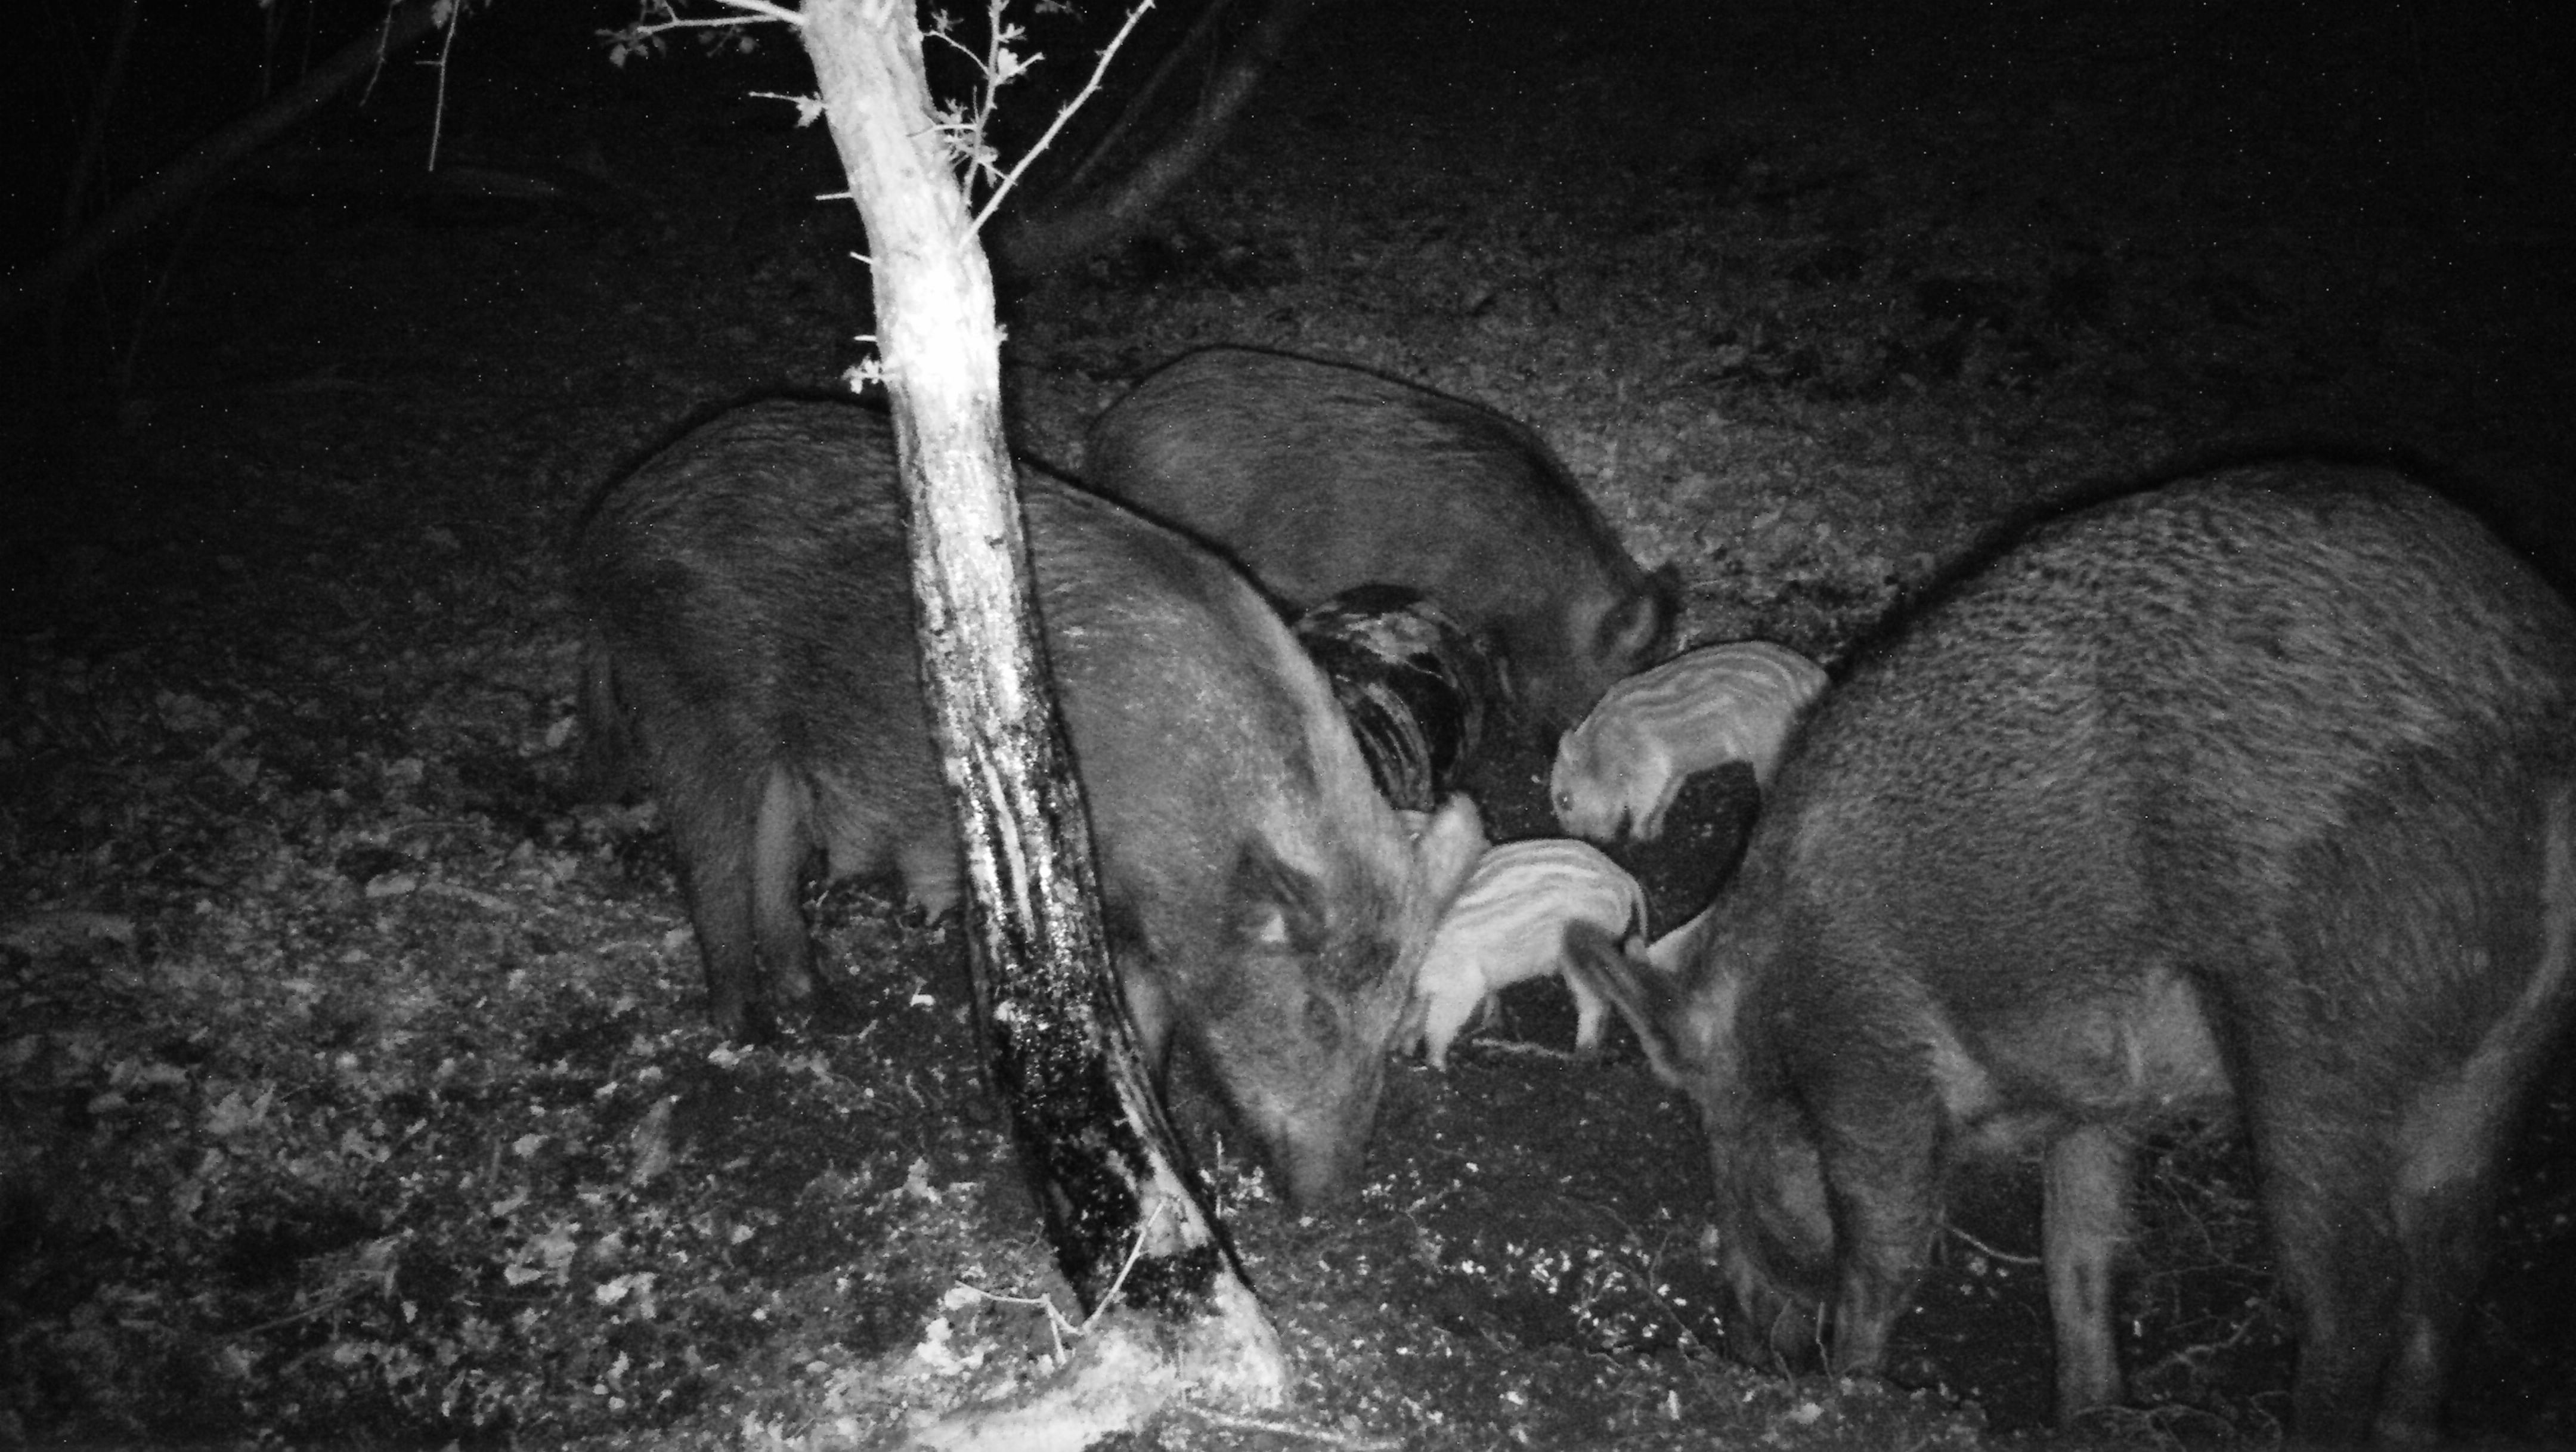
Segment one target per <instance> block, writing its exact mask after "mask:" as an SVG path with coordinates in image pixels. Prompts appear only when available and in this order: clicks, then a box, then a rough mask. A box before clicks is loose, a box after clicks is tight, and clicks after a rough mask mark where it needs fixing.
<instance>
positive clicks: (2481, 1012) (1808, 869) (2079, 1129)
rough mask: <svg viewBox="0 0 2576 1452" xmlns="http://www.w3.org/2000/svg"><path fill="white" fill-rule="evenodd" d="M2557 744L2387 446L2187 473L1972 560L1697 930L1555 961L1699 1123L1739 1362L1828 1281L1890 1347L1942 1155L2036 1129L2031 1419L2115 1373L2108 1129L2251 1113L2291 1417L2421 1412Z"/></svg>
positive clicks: (1840, 691) (2495, 1150) (2369, 1433)
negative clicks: (2357, 464) (2039, 1299)
mask: <svg viewBox="0 0 2576 1452" xmlns="http://www.w3.org/2000/svg"><path fill="white" fill-rule="evenodd" d="M2571 727H2576V612H2571V610H2570V609H2569V606H2568V604H2567V602H2566V601H2565V600H2563V599H2562V598H2560V597H2559V596H2558V595H2557V594H2556V593H2555V592H2554V591H2553V590H2551V589H2550V588H2549V586H2547V585H2546V584H2544V583H2543V582H2542V581H2541V579H2540V578H2539V577H2538V576H2537V575H2536V574H2535V573H2534V572H2533V571H2532V570H2531V569H2530V568H2528V567H2527V566H2526V565H2525V564H2524V562H2523V561H2522V560H2521V559H2520V558H2519V557H2518V556H2516V555H2515V554H2514V553H2513V552H2512V551H2510V550H2508V549H2507V548H2506V547H2505V546H2504V545H2502V544H2501V543H2500V542H2499V541H2498V540H2497V539H2496V538H2495V537H2494V536H2493V535H2491V534H2489V533H2488V532H2487V531H2486V529H2485V528H2484V527H2483V526H2481V525H2480V524H2479V523H2478V522H2477V521H2475V520H2474V519H2472V518H2471V517H2470V516H2469V515H2468V514H2466V513H2465V512H2463V511H2462V510H2460V509H2458V508H2456V507H2455V506H2453V505H2450V504H2448V503H2445V502H2444V501H2443V500H2442V499H2441V498H2439V497H2438V496H2437V495H2435V494H2434V493H2432V492H2431V491H2429V490H2427V489H2425V488H2422V487H2420V486H2418V485H2417V484H2415V483H2412V482H2410V481H2409V480H2408V479H2406V478H2404V477H2402V476H2399V475H2395V474H2392V473H2388V472H2385V471H2378V470H2367V469H2350V468H2340V467H2330V466H2326V465H2321V464H2315V463H2286V464H2276V465H2272V466H2268V467H2258V468H2246V469H2238V470H2232V471H2229V472H2225V473H2222V474H2217V475H2212V476H2207V477H2201V478H2194V479H2188V480H2184V481H2181V482H2178V483H2173V484H2169V485H2166V486H2164V487H2161V488H2157V489H2153V490H2148V491H2144V492H2141V493H2138V494H2135V495H2132V496H2129V497H2126V498H2122V499H2118V500H2114V501H2111V502H2108V503H2104V504H2100V505H2097V506H2095V507H2092V508H2088V509H2085V510H2082V511H2079V512H2076V513H2074V514H2071V515H2069V516H2067V517H2064V518H2062V519H2060V520H2058V521H2056V522H2054V523H2051V524H2048V525H2045V526H2042V527H2040V528H2038V529H2036V530H2033V531H2031V532H2029V533H2028V534H2027V535H2026V536H2025V537H2024V538H2023V539H2022V540H2021V541H2020V542H2019V543H2018V544H2017V545H2015V546H2013V547H2012V548H2010V549H2008V550H2007V551H2005V552H2004V553H2002V554H2001V555H1999V556H1998V557H1996V558H1994V559H1993V560H1991V561H1990V562H1988V563H1987V564H1985V565H1984V566H1983V567H1981V568H1979V569H1977V570H1975V571H1974V572H1972V573H1970V574H1968V575H1966V576H1964V577H1962V578H1961V579H1960V580H1959V581H1958V582H1957V583H1956V584H1955V585H1954V587H1953V588H1951V589H1950V590H1949V591H1948V592H1947V593H1946V594H1945V595H1944V596H1942V597H1941V598H1939V599H1937V600H1936V601H1935V602H1934V603H1932V604H1931V605H1929V606H1928V607H1927V608H1925V609H1923V610H1921V611H1920V612H1918V613H1916V614H1915V615H1914V617H1913V618H1912V619H1911V620H1910V622H1908V623H1907V624H1905V625H1904V626H1903V627H1902V628H1901V629H1899V630H1898V631H1897V632H1896V633H1895V634H1893V636H1892V637H1891V638H1890V639H1889V640H1888V641H1887V642H1886V643H1885V644H1884V645H1883V646H1882V647H1880V648H1878V649H1876V650H1875V651H1873V652H1870V653H1868V654H1867V655H1866V656H1865V657H1864V658H1863V659H1862V661H1861V662H1860V663H1859V665H1858V666H1857V667H1856V668H1855V669H1853V670H1852V671H1851V672H1850V673H1849V674H1848V675H1847V676H1846V678H1845V679H1844V680H1843V682H1842V683H1841V684H1840V685H1838V686H1837V687H1836V688H1835V689H1834V690H1833V691H1831V692H1829V693H1827V694H1826V696H1825V697H1824V699H1823V701H1822V702H1821V703H1820V704H1819V705H1818V707H1817V708H1816V711H1815V713H1814V714H1813V715H1811V716H1810V717H1809V718H1808V720H1807V722H1806V724H1805V725H1804V727H1803V728H1802V729H1801V732H1800V734H1799V736H1798V738H1797V739H1796V740H1795V741H1794V742H1793V743H1792V746H1791V748H1790V753H1789V756H1788V757H1787V759H1786V760H1785V762H1784V763H1783V765H1782V768H1781V771H1780V775H1779V778H1778V780H1777V783H1776V787H1777V789H1776V791H1775V792H1774V793H1773V794H1772V796H1771V797H1770V799H1769V800H1768V801H1767V802H1766V803H1765V805H1764V810H1763V813H1762V817H1761V819H1760V821H1759V822H1758V823H1757V825H1756V826H1755V829H1754V833H1753V838H1752V841H1751V843H1750V844H1749V846H1748V848H1747V850H1746V853H1745V856H1744V859H1743V862H1742V865H1741V866H1740V867H1739V868H1738V869H1737V871H1736V872H1735V874H1734V876H1733V879H1732V880H1731V881H1730V882H1729V883H1728V884H1727V885H1726V886H1725V887H1724V888H1723V889H1722V890H1721V891H1720V893H1719V895H1718V898H1717V900H1716V901H1715V903H1714V904H1713V905H1712V906H1711V907H1710V908H1709V910H1708V911H1707V912H1706V913H1705V914H1703V915H1702V916H1701V917H1700V918H1699V919H1697V920H1696V921H1694V922H1693V923H1691V924H1688V925H1686V926H1685V927H1684V928H1683V929H1681V930H1680V932H1679V933H1678V935H1677V936H1675V937H1673V938H1668V939H1667V940H1665V941H1664V942H1663V943H1659V944H1658V945H1657V946H1656V948H1655V949H1654V950H1652V953H1651V959H1652V961H1651V962H1649V961H1644V960H1640V959H1639V958H1637V957H1634V956H1631V955H1626V954H1622V953H1620V952H1618V951H1617V950H1616V949H1615V948H1614V947H1613V946H1612V945H1610V944H1608V943H1607V942H1605V941H1603V940H1602V939H1601V938H1600V937H1599V936H1598V935H1587V936H1580V937H1579V938H1578V940H1577V941H1575V942H1574V943H1573V944H1572V945H1571V947H1572V950H1573V959H1574V961H1573V962H1572V964H1571V965H1570V967H1569V971H1570V972H1587V973H1589V974H1590V975H1591V976H1592V977H1593V978H1594V980H1595V982H1596V984H1597V985H1598V986H1599V987H1600V989H1601V991H1603V992H1604V993H1606V994H1607V995H1609V997H1610V998H1611V999H1612V1001H1613V1002H1614V1003H1616V1004H1617V1005H1618V1007H1619V1008H1620V1010H1621V1011H1622V1012H1623V1013H1624V1014H1625V1015H1626V1016H1627V1017H1628V1018H1629V1019H1630V1020H1631V1022H1632V1023H1634V1024H1635V1026H1636V1027H1637V1029H1638V1032H1639V1034H1640V1036H1641V1037H1642V1038H1643V1039H1644V1040H1645V1042H1646V1044H1647V1045H1648V1048H1649V1050H1650V1053H1651V1056H1652V1058H1653V1060H1654V1063H1655V1064H1656V1066H1657V1068H1658V1069H1659V1071H1660V1072H1661V1073H1662V1074H1663V1075H1664V1076H1665V1077H1666V1078H1667V1079H1668V1080H1670V1081H1671V1082H1672V1083H1674V1084H1676V1085H1678V1086H1680V1087H1682V1088H1684V1089H1686V1090H1687V1091H1688V1092H1689V1093H1690V1095H1691V1097H1692V1099H1693V1100H1694V1102H1695V1103H1696V1104H1697V1106H1698V1109H1699V1114H1700V1117H1701V1120H1702V1122H1703V1125H1704V1127H1705V1128H1706V1130H1707V1135H1708V1142H1709V1149H1710V1155H1711V1158H1712V1160H1713V1162H1714V1167H1715V1171H1716V1186H1717V1197H1718V1209H1717V1218H1718V1221H1719V1224H1720V1230H1721V1236H1722V1240H1723V1244H1724V1255H1725V1257H1726V1261H1727V1269H1728V1278H1729V1281H1730V1283H1731V1284H1732V1285H1733V1287H1734V1289H1735V1292H1736V1300H1737V1303H1738V1307H1737V1310H1738V1314H1737V1316H1736V1319H1735V1329H1736V1331H1737V1333H1738V1337H1739V1345H1740V1346H1741V1347H1742V1348H1744V1349H1746V1350H1748V1351H1760V1350H1764V1349H1766V1348H1767V1349H1768V1350H1769V1351H1770V1352H1773V1353H1778V1354H1786V1353H1787V1352H1789V1351H1791V1350H1793V1349H1794V1348H1795V1347H1796V1346H1798V1345H1799V1344H1801V1343H1805V1342H1809V1341H1811V1340H1812V1338H1813V1337H1814V1334H1815V1329H1816V1325H1817V1323H1816V1320H1815V1315H1814V1313H1815V1310H1816V1308H1818V1307H1820V1306H1821V1307H1827V1308H1829V1310H1830V1326H1831V1338H1832V1348H1831V1350H1832V1362H1833V1364H1834V1365H1835V1366H1836V1367H1837V1368H1839V1369H1842V1370H1847V1371H1858V1370H1868V1369H1871V1368H1874V1367H1876V1366H1877V1365H1878V1364H1879V1362H1880V1359H1881V1357H1882V1356H1883V1354H1884V1352H1885V1349H1886V1344H1887V1336H1888V1331H1889V1328H1890V1327H1891V1326H1892V1325H1893V1324H1894V1322H1895V1321H1896V1319H1897V1317H1898V1316H1899V1315H1900V1314H1901V1313H1902V1312H1903V1311H1904V1309H1905V1307H1906V1304H1907V1300H1908V1297H1909V1295H1910V1294H1911V1292H1912V1289H1913V1286H1914V1282H1915V1278H1916V1275H1917V1273H1918V1270H1919V1268H1920V1267H1921V1266H1922V1264H1923V1262H1924V1258H1925V1255H1926V1253H1927V1252H1928V1250H1929V1249H1930V1243H1931V1239H1932V1236H1933V1234H1934V1232H1935V1230H1936V1228H1937V1227H1938V1226H1939V1224H1940V1219H1941V1200H1940V1186H1941V1182H1942V1176H1943V1172H1944V1170H1945V1167H1946V1162H1947V1161H1949V1160H1951V1159H1953V1158H1955V1157H1956V1156H1957V1155H1958V1154H1959V1153H1961V1152H1971V1151H1975V1150H1978V1149H1985V1148H1995V1147H2000V1146H2005V1145H2009V1144H2012V1143H2016V1142H2033V1141H2035V1142H2037V1143H2038V1144H2040V1145H2042V1146H2044V1147H2045V1156H2046V1160H2045V1171H2046V1173H2045V1184H2046V1200H2045V1205H2044V1216H2043V1219H2044V1226H2045V1259H2046V1262H2047V1266H2048V1280H2049V1287H2050V1304H2051V1311H2052V1316H2053V1319H2054V1321H2055V1323H2056V1333H2057V1389H2058V1409H2059V1412H2060V1415H2061V1416H2064V1417H2071V1416H2073V1415H2075V1414H2077V1413H2079V1412H2082V1411H2083V1410H2085V1409H2086V1408H2089V1407H2093V1406H2097V1405H2101V1404H2103V1403H2107V1402H2112V1401H2116V1400H2118V1398H2119V1396H2120V1394H2121V1384H2120V1376H2119V1371H2118V1364H2117V1358H2116V1356H2115V1352H2114V1345H2113V1304H2114V1303H2113V1297H2112V1287H2111V1275H2112V1270H2113V1265H2114V1260H2115V1252H2116V1251H2117V1249H2118V1247H2119V1245H2120V1242H2121V1238H2122V1234H2123V1230H2124V1226H2125V1223H2126V1211H2125V1194H2126V1189H2127V1184H2128V1180H2129V1155H2130V1147H2131V1146H2132V1145H2133V1144H2134V1143H2135V1141H2136V1138H2137V1136H2138V1135H2139V1134H2140V1132H2141V1131H2142V1130H2144V1129H2145V1128H2147V1127H2148V1126H2151V1125H2153V1124H2155V1123H2157V1122H2158V1121H2160V1120H2163V1119H2165V1118H2167V1117H2168V1116H2174V1115H2184V1114H2190V1113H2194V1112H2196V1111H2203V1110H2215V1109H2220V1108H2223V1107H2225V1106H2227V1105H2229V1104H2230V1103H2232V1104H2233V1105H2234V1107H2235V1108H2236V1109H2237V1110H2238V1111H2239V1113H2240V1114H2241V1118H2242V1122H2243V1124H2244V1125H2245V1127H2246V1129H2247V1131H2248V1133H2249V1134H2250V1136H2251V1138H2252V1141H2253V1149H2254V1155H2255V1160H2256V1163H2257V1166H2258V1175H2259V1183H2260V1185H2261V1187H2262V1197H2263V1213H2264V1215H2265V1217H2266V1221H2267V1225H2268V1228H2269V1231H2270V1238H2271V1242H2272V1247H2273V1252H2274V1257H2275V1263H2276V1264H2277V1266H2278V1268H2279V1272H2280V1274H2281V1276H2282V1278H2283V1281H2284V1283H2285V1287H2286V1289H2287V1290H2288V1292H2289V1293H2290V1296H2291V1298H2292V1300H2293V1301H2294V1302H2295V1304H2296V1307H2297V1315H2298V1329H2299V1358H2298V1366H2297V1372H2296V1376H2295V1380H2294V1383H2293V1386H2292V1411H2293V1416H2294V1418H2295V1427H2294V1430H2295V1431H2296V1433H2297V1434H2298V1435H2299V1436H2301V1437H2302V1438H2304V1439H2307V1440H2310V1441H2314V1442H2319V1443H2325V1444H2344V1443H2354V1442H2359V1441H2361V1440H2363V1439H2364V1438H2366V1437H2375V1438H2377V1439H2379V1440H2381V1441H2385V1442H2416V1441H2423V1440H2428V1439H2430V1438H2432V1437H2433V1436H2434V1435H2435V1432H2436V1428H2437V1426H2438V1418H2439V1411H2440V1403H2441V1397H2442V1391H2443V1386H2444V1382H2445V1378H2446V1375H2447V1373H2448V1371H2449V1367H2450V1362H2451V1359H2452V1351H2453V1346H2454V1342H2455V1340H2456V1338H2457V1335H2458V1332H2459V1329H2460V1325H2461V1321H2462V1318H2463V1316H2464V1314H2465V1313H2466V1310H2467V1308H2468V1305H2469V1300H2470V1297H2471V1295H2472V1294H2473V1293H2474V1291H2475V1290H2476V1287H2477V1283H2478V1278H2479V1276H2480V1274H2481V1272H2482V1271H2483V1269H2484V1267H2485V1262H2486V1254H2487V1241H2488V1236H2489V1233H2490V1228H2491V1219H2492V1207H2493V1202H2494V1198H2495V1190H2496V1178H2497V1174H2498V1167H2499V1164H2500V1161H2501V1159H2502V1156H2503V1152H2504V1149H2505V1141H2506V1139H2507V1137H2508V1135H2509V1133H2510V1131H2511V1127H2512V1126H2513V1124H2514V1123H2515V1118H2516V1113H2517V1110H2518V1108H2519V1106H2520V1103H2521V1101H2522V1099H2523V1097H2524V1095H2525V1091H2526V1089H2527V1088H2528V1085H2529V1083H2530V1080H2531V1078H2532V1075H2533V1072H2534V1067H2535V1065H2536V1064H2537V1062H2538V1061H2539V1059H2540V1057H2541V1055H2542V1054H2543V1053H2544V1051H2545V1049H2546V1047H2547V1045H2548V1044H2549V1043H2550V1042H2551V1040H2552V1039H2553V1037H2554V1036H2555V1035H2557V1034H2558V1033H2559V1032H2560V1031H2561V1028H2562V1026H2563V1025H2564V1023H2565V1021H2566V1019H2567V1018H2568V1015H2569V1007H2570V1003H2571V1000H2576V967H2571V959H2576V738H2571ZM1658 965H1662V966H1661V967H1659V966H1658ZM1667 969H1668V970H1669V971H1666V970H1667Z"/></svg>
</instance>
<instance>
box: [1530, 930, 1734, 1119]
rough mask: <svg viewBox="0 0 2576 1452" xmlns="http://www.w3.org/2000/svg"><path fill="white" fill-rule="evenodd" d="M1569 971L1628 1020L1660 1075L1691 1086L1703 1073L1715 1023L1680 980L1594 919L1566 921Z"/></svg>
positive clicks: (1567, 973) (1670, 1080)
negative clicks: (1627, 946) (1632, 950)
mask: <svg viewBox="0 0 2576 1452" xmlns="http://www.w3.org/2000/svg"><path fill="white" fill-rule="evenodd" d="M1565 972H1566V975H1567V976H1568V977H1570V978H1573V979H1576V980H1578V981H1580V982H1581V983H1582V984H1583V985H1584V986H1585V987H1587V988H1590V989H1592V990H1593V991H1594V992H1596V993H1598V994H1600V995H1601V996H1602V997H1603V998H1606V999H1608V1000H1609V1001H1610V1002H1611V1004H1612V1005H1613V1006H1615V1007H1616V1008H1617V1009H1618V1010H1619V1015H1620V1017H1622V1018H1625V1019H1626V1020H1628V1026H1629V1027H1630V1028H1632V1029H1635V1030H1636V1031H1637V1041H1638V1042H1639V1043H1641V1044H1644V1045H1645V1046H1646V1059H1647V1061H1648V1062H1649V1063H1651V1064H1653V1065H1654V1066H1655V1075H1656V1077H1657V1078H1660V1079H1662V1080H1663V1081H1664V1082H1665V1083H1667V1084H1670V1085H1672V1086H1673V1087H1675V1088H1687V1087H1688V1086H1689V1085H1690V1083H1691V1082H1692V1080H1694V1079H1696V1078H1697V1077H1698V1076H1699V1075H1700V1073H1701V1071H1702V1069H1703V1067H1704V1066H1705V1064H1706V1062H1707V1058H1708V1054H1709V1050H1710V1047H1711V1046H1710V1039H1711V1037H1712V1033H1711V1030H1712V1027H1713V1026H1712V1025H1711V1023H1710V1022H1709V1021H1708V1017H1707V1015H1705V1014H1702V1013H1700V1012H1699V1011H1698V1006H1697V1005H1696V1004H1695V1003H1694V1002H1693V1001H1692V997H1691V993H1690V987H1689V985H1688V984H1687V983H1685V982H1684V981H1683V980H1682V979H1679V978H1676V977H1674V976H1672V975H1671V974H1668V973H1664V972H1661V971H1658V970H1657V969H1656V968H1655V966H1654V965H1653V964H1651V963H1648V962H1646V961H1645V959H1644V958H1643V957H1642V956H1640V955H1633V954H1630V953H1629V952H1627V951H1626V950H1625V949H1624V948H1623V947H1622V946H1621V945H1620V943H1619V940H1618V939H1616V938H1613V937H1611V936H1610V935H1609V934H1608V933H1606V932H1604V931H1602V930H1601V928H1600V927H1598V926H1596V925H1595V924H1592V923H1586V922H1579V921H1578V922H1573V923H1569V924H1567V925H1566V929H1565Z"/></svg>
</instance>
